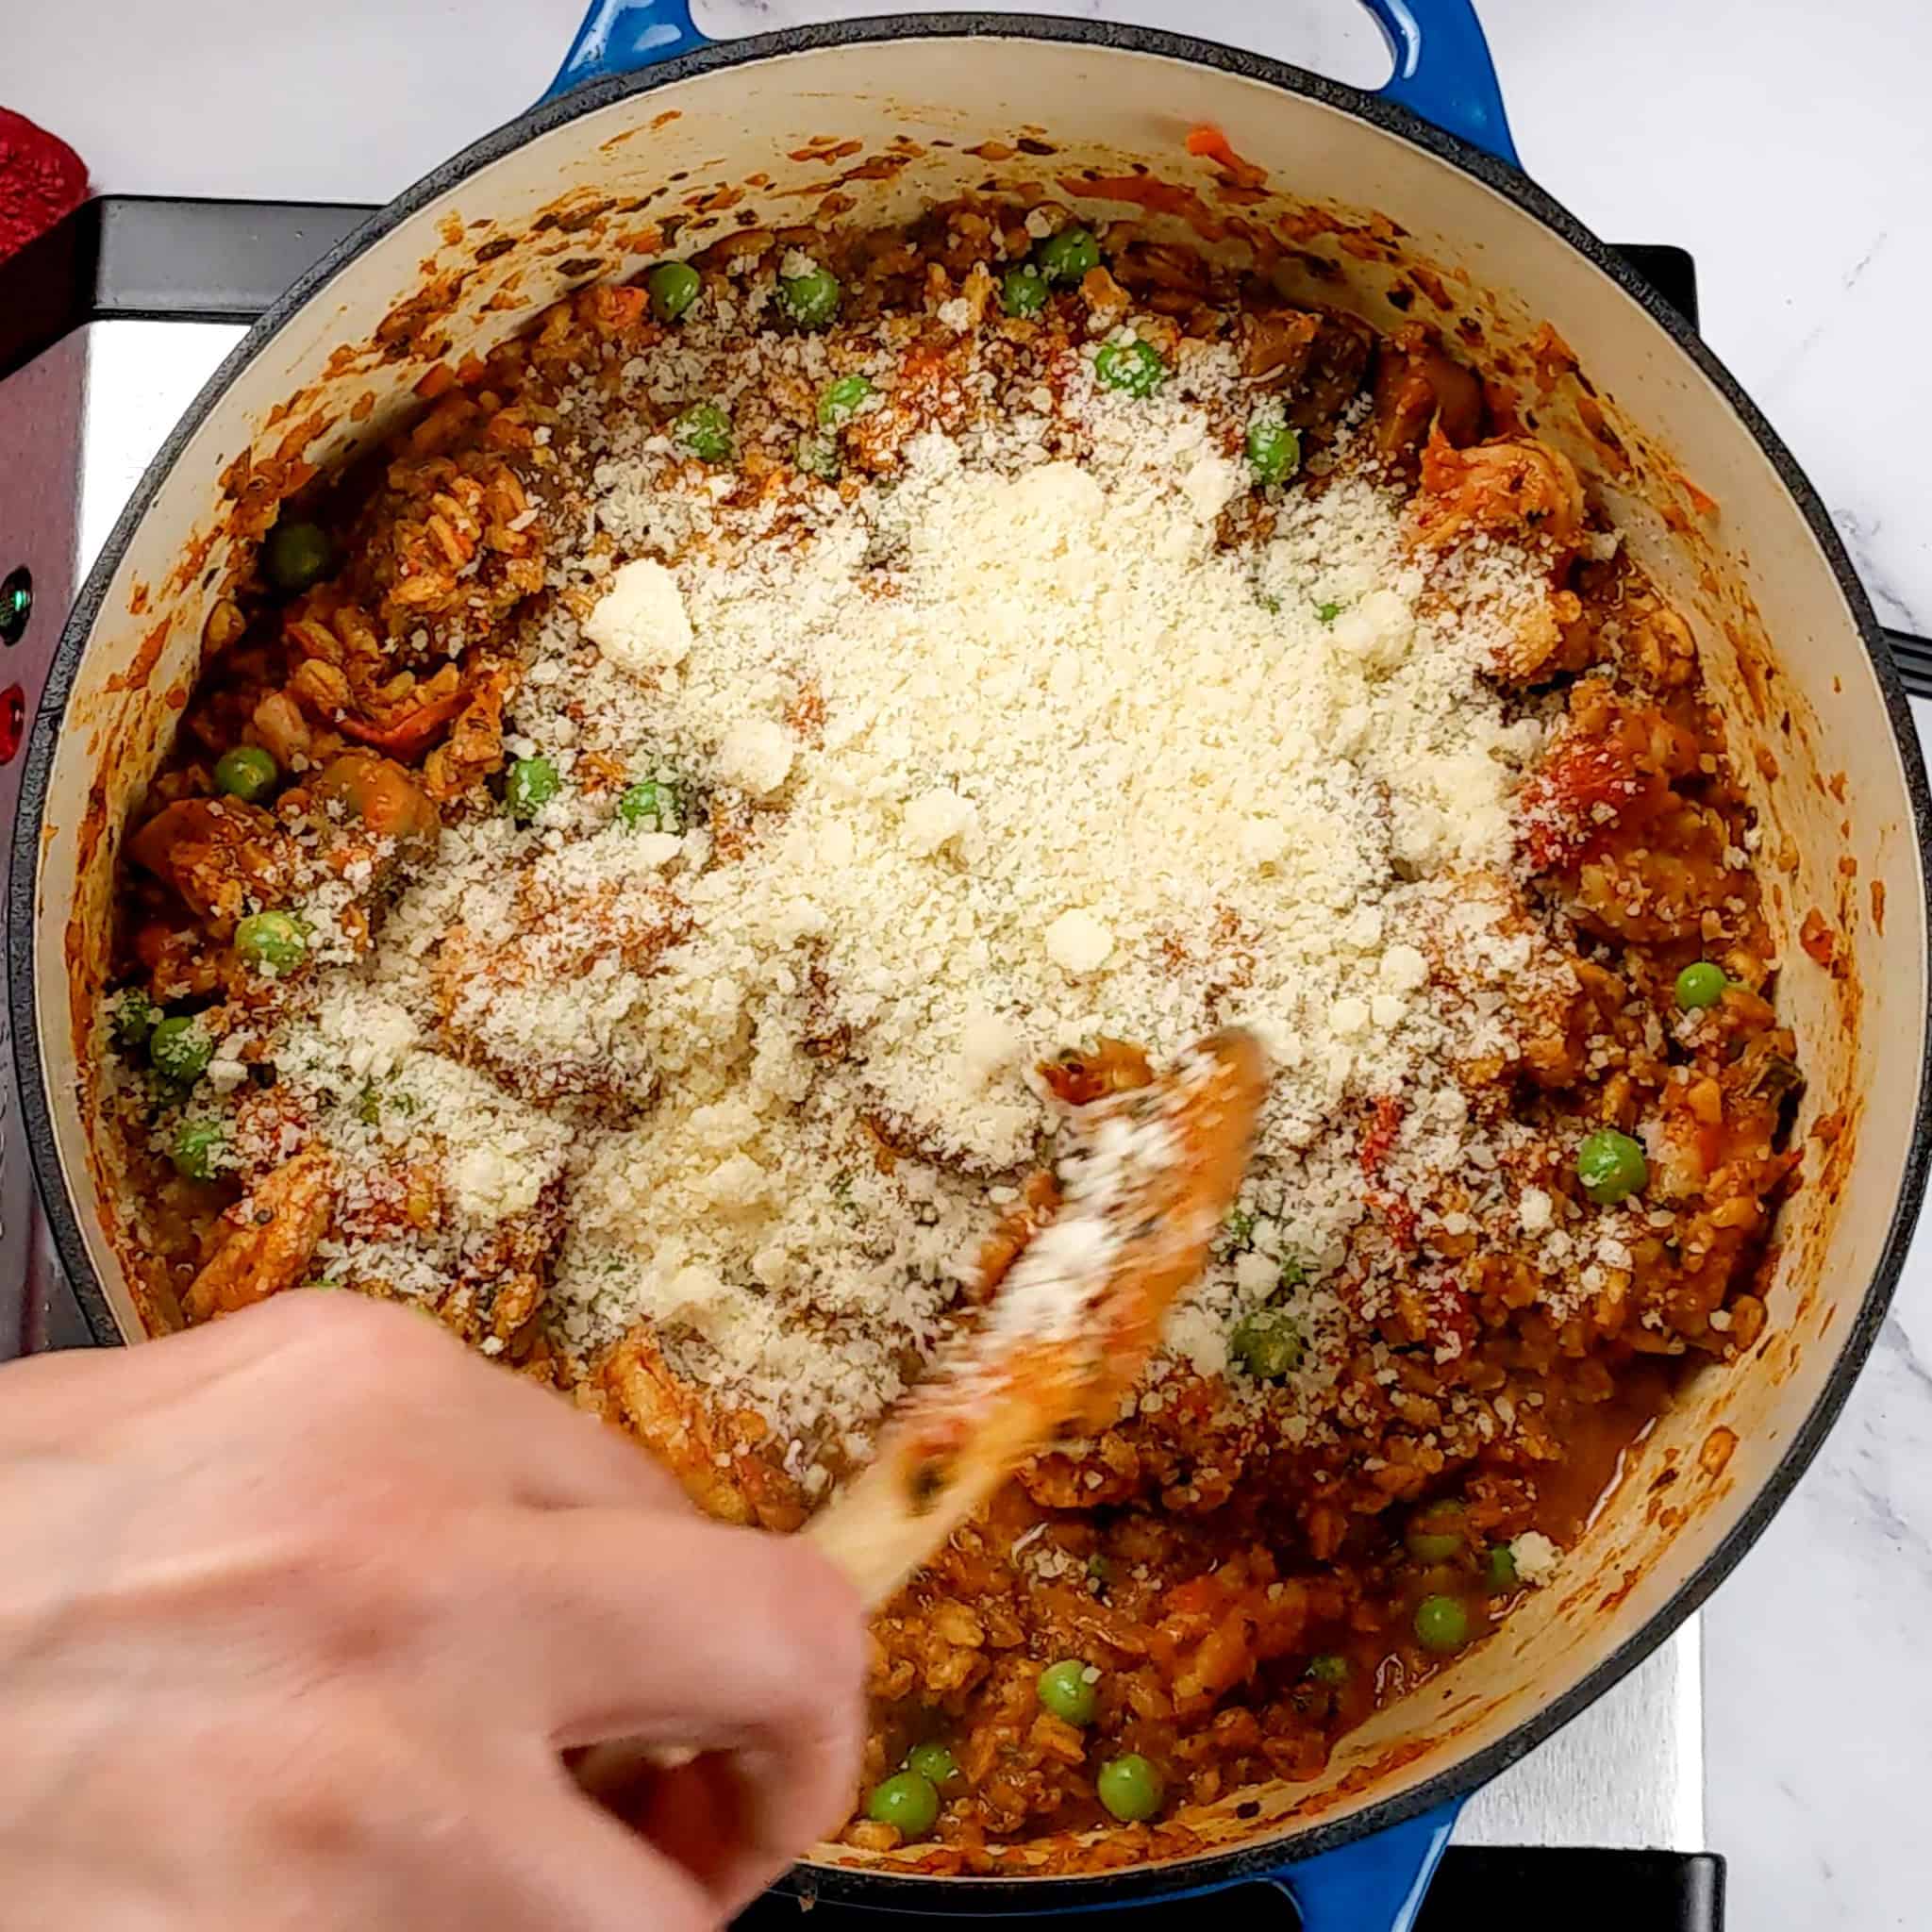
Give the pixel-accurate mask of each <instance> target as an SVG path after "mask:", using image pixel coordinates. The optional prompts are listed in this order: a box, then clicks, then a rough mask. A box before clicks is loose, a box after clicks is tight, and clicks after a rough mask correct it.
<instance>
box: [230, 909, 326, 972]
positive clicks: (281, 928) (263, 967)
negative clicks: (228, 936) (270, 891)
mask: <svg viewBox="0 0 1932 1932" xmlns="http://www.w3.org/2000/svg"><path fill="white" fill-rule="evenodd" d="M235 950H236V951H237V952H238V953H240V954H241V956H242V958H244V959H246V960H247V961H248V963H249V964H250V965H251V966H254V967H258V968H259V969H260V971H262V972H264V973H269V974H275V973H292V972H293V971H294V970H295V968H296V967H298V966H299V965H301V963H302V961H303V960H304V959H305V958H307V957H308V938H307V936H306V935H305V934H304V932H303V930H302V928H301V927H300V926H299V925H298V924H296V923H295V922H294V921H293V920H292V919H291V918H290V917H289V915H288V914H287V913H286V912H251V913H250V914H249V915H248V917H247V918H246V919H244V920H242V922H241V924H239V925H237V926H236V928H235Z"/></svg>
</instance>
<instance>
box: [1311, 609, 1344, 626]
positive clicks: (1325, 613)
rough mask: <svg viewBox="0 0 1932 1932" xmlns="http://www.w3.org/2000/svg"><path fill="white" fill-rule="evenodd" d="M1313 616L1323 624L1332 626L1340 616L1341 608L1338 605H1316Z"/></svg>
mask: <svg viewBox="0 0 1932 1932" xmlns="http://www.w3.org/2000/svg"><path fill="white" fill-rule="evenodd" d="M1315 615H1316V616H1317V617H1319V618H1320V619H1321V620H1322V622H1323V623H1324V624H1333V623H1334V622H1335V620H1336V619H1337V618H1338V617H1340V616H1341V605H1340V604H1317V605H1316V606H1315Z"/></svg>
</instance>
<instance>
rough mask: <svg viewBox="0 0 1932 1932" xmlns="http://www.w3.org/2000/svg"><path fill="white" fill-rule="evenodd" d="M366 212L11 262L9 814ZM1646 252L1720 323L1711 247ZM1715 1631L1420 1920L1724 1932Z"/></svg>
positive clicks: (1507, 1823)
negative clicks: (308, 292) (160, 452)
mask: <svg viewBox="0 0 1932 1932" xmlns="http://www.w3.org/2000/svg"><path fill="white" fill-rule="evenodd" d="M364 212H365V211H364V210H361V209H356V208H334V207H331V208H321V207H299V208H298V207H291V206H288V205H281V204H266V203H261V204H258V203H179V202H165V201H144V200H132V199H129V200H108V201H104V202H100V203H95V204H92V205H91V207H90V208H89V209H88V210H84V211H83V214H82V216H81V217H79V218H77V219H76V220H75V221H73V222H70V223H69V224H67V225H65V226H64V227H63V229H61V230H59V231H57V233H56V235H55V236H53V237H50V238H48V239H47V240H45V241H43V242H42V243H39V244H36V246H35V248H33V249H31V250H29V251H26V253H25V255H24V256H21V257H16V258H14V259H13V260H12V261H11V262H10V263H8V264H0V450H4V451H7V452H8V460H7V461H6V462H5V463H4V464H0V828H4V827H5V826H6V825H8V824H10V822H11V818H12V813H13V810H14V807H15V803H16V793H17V789H18V782H19V779H18V770H17V765H16V764H15V762H14V760H13V758H12V756H11V751H10V749H9V747H8V723H9V719H10V717H11V716H12V714H13V712H14V711H15V710H16V709H23V710H25V711H26V712H29V713H30V711H31V708H32V706H33V704H34V703H35V701H36V700H37V698H38V695H39V690H40V685H41V681H42V678H43V676H44V675H45V672H46V669H47V666H48V663H49V661H50V659H51V656H52V653H53V648H54V644H55V641H56V639H57V637H58V631H59V627H60V625H61V622H62V620H63V619H64V616H65V613H66V609H67V607H68V605H69V603H70V602H71V600H72V598H73V596H74V593H75V589H76V587H77V584H78V582H79V580H80V578H81V577H82V576H83V575H85V573H86V571H87V569H88V567H89V566H90V564H91V563H92V559H93V558H94V556H95V555H96V554H97V552H98V551H99V549H100V547H101V545H102V543H103V542H104V541H105V540H106V538H107V535H108V530H109V529H110V527H111V526H112V524H113V522H114V519H115V517H116V516H117V515H118V514H119V512H120V510H121V508H122V507H123V505H124V504H125V501H126V499H127V497H128V495H129V493H130V492H131V491H132V489H133V486H134V484H135V483H136V481H137V480H138V479H139V477H140V475H141V473H142V469H143V468H144V467H145V465H146V463H147V461H148V460H149V458H150V457H151V456H152V455H153V453H154V451H155V449H156V448H157V447H158V445H159V443H160V441H162V439H163V437H164V436H165V435H166V433H167V431H168V429H169V428H170V427H171V426H172V425H173V424H174V422H175V419H176V417H177V416H178V415H179V414H180V412H181V411H182V410H183V409H184V408H186V407H187V405H188V403H189V402H190V401H191V400H192V397H193V395H194V394H195V392H196V391H197V390H198V389H199V388H200V386H201V384H202V383H203V382H204V381H205V380H206V379H207V377H208V375H209V374H210V373H211V372H212V370H213V369H214V367H215V366H216V364H217V363H218V362H219V361H220V359H221V358H222V357H223V356H224V355H225V353H226V351H227V350H228V348H229V347H230V346H231V345H232V343H233V342H234V341H235V340H236V339H237V338H238V337H239V336H240V334H241V333H242V325H243V324H245V322H246V321H247V320H248V319H249V318H250V317H252V316H253V315H254V314H255V313H256V312H258V310H259V309H260V308H262V307H263V306H265V305H266V303H267V302H268V301H269V300H271V299H272V298H273V297H274V295H275V294H276V293H278V292H279V291H280V290H281V289H282V288H283V287H285V286H286V285H287V284H288V282H290V281H291V280H292V279H293V277H294V276H295V275H297V274H299V273H300V272H301V270H302V269H303V268H305V267H306V266H308V263H309V262H310V261H312V260H313V259H315V258H316V257H317V256H318V255H319V254H321V253H322V252H323V251H324V250H325V249H326V248H327V247H328V246H329V245H331V244H332V243H333V242H335V241H336V240H337V239H338V238H339V237H340V236H341V234H343V233H346V232H347V231H348V229H349V228H351V227H352V226H354V225H355V224H356V223H357V222H358V220H359V219H360V217H361V215H362V214H363V213H364ZM1625 252H1626V254H1628V255H1629V257H1630V258H1631V259H1632V260H1633V261H1634V262H1635V263H1636V264H1637V265H1638V266H1639V267H1640V268H1641V270H1642V271H1643V272H1644V273H1645V274H1647V275H1650V276H1651V277H1652V278H1653V280H1654V281H1655V282H1656V283H1657V286H1658V287H1659V288H1660V289H1661V290H1662V291H1663V292H1664V293H1665V294H1666V295H1668V296H1669V297H1670V298H1671V299H1672V300H1673V301H1674V302H1675V303H1676V304H1677V305H1678V306H1679V307H1680V308H1682V309H1683V310H1684V312H1685V313H1686V314H1688V315H1689V316H1691V319H1692V320H1693V321H1694V320H1695V319H1696V295H1695V279H1694V272H1693V270H1692V265H1691V258H1689V256H1687V255H1686V254H1684V252H1683V251H1682V250H1680V249H1674V248H1637V247H1632V248H1629V249H1627V250H1626V251H1625ZM23 572H25V573H26V574H30V577H31V602H32V608H31V612H30V614H29V615H28V616H27V617H26V619H25V625H24V626H22V627H20V634H19V635H18V637H17V638H16V637H13V636H10V635H9V632H10V631H11V630H13V629H14V628H15V625H14V624H13V623H11V622H9V612H10V611H13V610H14V609H15V606H14V605H13V604H12V602H11V601H10V598H11V592H10V591H9V588H8V587H9V584H11V585H18V584H20V583H21V581H22V576H21V575H20V574H21V573H23ZM5 1026H6V1017H5V1013H4V1010H0V1032H4V1029H5ZM4 1046H5V1042H4V1041H0V1047H4ZM90 1340H91V1338H90V1336H89V1335H88V1333H87V1330H86V1327H85V1325H84V1324H83V1323H82V1322H81V1320H80V1318H79V1313H78V1310H77V1308H76V1307H75V1303H74V1300H73V1297H72V1295H71V1294H70V1293H69V1292H68V1291H67V1289H66V1286H65V1284H64V1282H63V1281H62V1280H61V1279H60V1276H59V1272H58V1264H57V1263H56V1262H55V1260H54V1257H53V1253H52V1249H51V1245H50V1243H49V1242H48V1240H47V1237H46V1230H45V1226H44V1224H43V1222H42V1218H41V1215H40V1213H39V1210H38V1205H37V1203H36V1202H35V1201H34V1198H33V1191H32V1184H31V1181H30V1178H29V1176H28V1173H27V1167H26V1162H25V1159H24V1158H23V1149H22V1147H21V1145H20V1126H19V1117H18V1112H17V1107H16V1103H15V1098H14V1093H13V1079H12V1059H11V1055H10V1052H7V1053H4V1054H0V1360H4V1359H6V1358H7V1357H9V1356H12V1355H16V1354H19V1353H22V1352H25V1351H31V1350H38V1349H42V1348H48V1347H73V1346H85V1345H86V1344H87V1343H88V1342H89V1341H90ZM1700 1644H1701V1637H1700V1631H1699V1625H1698V1624H1697V1622H1696V1621H1695V1620H1692V1622H1691V1623H1690V1624H1686V1625H1685V1627H1684V1628H1683V1629H1682V1630H1680V1631H1679V1632H1678V1633H1677V1635H1676V1636H1675V1637H1674V1639H1673V1640H1672V1641H1671V1642H1669V1643H1668V1644H1666V1645H1665V1646H1664V1647H1663V1648H1662V1649H1661V1650H1659V1651H1658V1652H1657V1654H1656V1655H1655V1656H1654V1657H1651V1658H1650V1659H1649V1660H1648V1661H1647V1662H1646V1663H1645V1664H1644V1665H1643V1666H1642V1667H1641V1669H1639V1670H1638V1671H1637V1672H1635V1673H1634V1674H1632V1675H1631V1676H1630V1677H1629V1678H1627V1679H1626V1680H1625V1681H1624V1683H1623V1684H1622V1685H1620V1686H1619V1687H1618V1688H1617V1689H1616V1690H1615V1691H1612V1692H1611V1693H1609V1695H1607V1697H1605V1698H1603V1699H1601V1700H1600V1701H1599V1702H1598V1703H1597V1704H1595V1705H1594V1706H1592V1707H1591V1708H1590V1709H1589V1710H1587V1711H1585V1712H1584V1713H1583V1714H1582V1715H1581V1716H1579V1717H1578V1718H1577V1719H1576V1720H1574V1722H1573V1723H1572V1724H1569V1725H1568V1726H1567V1727H1566V1728H1565V1729H1564V1730H1562V1731H1561V1732H1559V1733H1558V1734H1557V1736H1556V1737H1555V1738H1553V1739H1551V1740H1549V1741H1548V1742H1546V1743H1545V1744H1543V1745H1542V1746H1541V1748H1540V1749H1539V1750H1537V1751H1536V1752H1534V1753H1533V1754H1532V1755H1531V1756H1530V1757H1527V1758H1525V1759H1524V1761H1523V1762H1521V1763H1520V1764H1518V1765H1516V1766H1514V1767H1512V1768H1511V1769H1510V1770H1509V1771H1507V1772H1506V1773H1504V1774H1502V1775H1501V1776H1499V1777H1498V1778H1496V1779H1495V1780H1494V1781H1493V1782H1492V1783H1491V1784H1490V1785H1489V1786H1488V1787H1486V1788H1485V1789H1484V1790H1480V1791H1478V1792H1477V1793H1476V1794H1475V1795H1474V1797H1473V1798H1472V1799H1471V1800H1470V1802H1469V1804H1468V1806H1467V1807H1466V1808H1465V1810H1464V1811H1463V1813H1462V1817H1461V1820H1460V1822H1459V1824H1458V1825H1457V1832H1456V1838H1455V1841H1454V1843H1453V1844H1452V1845H1451V1847H1450V1850H1449V1852H1448V1854H1447V1856H1446V1857H1445V1858H1444V1860H1443V1864H1442V1867H1441V1873H1440V1874H1439V1876H1438V1878H1437V1880H1436V1882H1435V1886H1434V1888H1433V1890H1432V1891H1431V1893H1430V1898H1429V1903H1428V1904H1427V1906H1426V1907H1424V1913H1423V1916H1422V1919H1421V1921H1420V1932H1453V1928H1456V1927H1459V1926H1465V1925H1466V1926H1476V1925H1484V1926H1488V1925H1491V1924H1494V1923H1495V1922H1496V1918H1497V1916H1498V1914H1499V1913H1501V1912H1507V1911H1509V1910H1513V1909H1515V1907H1512V1906H1511V1905H1509V1904H1508V1902H1509V1901H1517V1902H1519V1903H1520V1902H1522V1901H1524V1900H1527V1899H1530V1898H1542V1899H1560V1900H1561V1901H1563V1907H1562V1909H1563V1912H1564V1923H1565V1924H1566V1926H1567V1927H1570V1928H1572V1932H1593V1928H1594V1927H1596V1926H1597V1925H1599V1924H1601V1925H1603V1926H1605V1927H1608V1926H1610V1925H1612V1924H1615V1926H1616V1927H1617V1928H1618V1932H1633V1928H1641V1932H1649V1928H1653V1927H1655V1928H1657V1932H1674V1928H1682V1932H1717V1928H1718V1927H1719V1926H1720V1924H1721V1923H1722V1890H1723V1861H1722V1859H1721V1858H1715V1857H1708V1856H1703V1855H1701V1854H1702V1847H1703V1840H1704V1785H1703V1777H1704V1772H1703V1737H1702V1699H1701V1690H1700V1669H1701V1658H1700ZM1585 1848H1588V1849H1585ZM1640 1848H1641V1851H1642V1852H1643V1853H1645V1854H1646V1856H1638V1850H1639V1849H1640ZM1532 1888H1533V1889H1532ZM1211 1909H1213V1910H1214V1911H1215V1912H1216V1913H1217V1914H1220V1915H1224V1916H1226V1917H1229V1918H1241V1919H1253V1920H1254V1921H1255V1922H1256V1923H1265V1924H1270V1925H1280V1924H1284V1923H1285V1922H1287V1921H1290V1920H1291V1917H1292V1909H1291V1907H1289V1905H1288V1904H1287V1901H1286V1900H1285V1899H1284V1898H1283V1897H1282V1895H1281V1894H1280V1893H1279V1892H1277V1891H1274V1890H1272V1889H1270V1888H1266V1887H1255V1888H1250V1889H1249V1890H1244V1891H1236V1892H1232V1893H1228V1894H1224V1895H1223V1896H1222V1897H1220V1898H1217V1900H1216V1903H1215V1905H1214V1907H1212V1908H1211ZM799 1910H800V1907H799V1904H798V1902H797V1901H796V1900H794V1899H791V1898H785V1897H774V1898H772V1899H770V1900H768V1901H766V1902H764V1903H763V1904H762V1905H760V1906H759V1907H757V1908H756V1909H755V1910H754V1911H753V1912H751V1913H750V1914H748V1915H747V1916H746V1917H745V1918H744V1919H743V1920H742V1921H741V1925H742V1926H743V1927H746V1928H755V1932H779V1928H780V1927H784V1926H791V1925H794V1924H796V1922H797V1918H798V1914H799ZM1008 1916H1010V1915H1008ZM1133 1916H1135V1917H1136V1918H1137V1920H1140V1921H1144V1923H1145V1924H1147V1925H1148V1926H1150V1927H1160V1928H1163V1932H1164V1928H1170V1927H1172V1928H1178V1927H1179V1926H1181V1925H1183V1924H1187V1925H1193V1924H1198V1923H1199V1920H1200V1918H1201V1916H1202V1908H1201V1907H1200V1905H1199V1903H1198V1902H1191V1901H1182V1902H1178V1903H1175V1904H1173V1905H1169V1906H1165V1907H1141V1908H1138V1911H1137V1912H1136V1913H1135V1914H1133ZM879 1923H880V1921H879V1917H878V1915H876V1914H874V1913H857V1912H852V1911H849V1910H841V1909H839V1908H836V1907H831V1906H828V1905H824V1904H821V1905H819V1906H818V1907H816V1909H815V1910H814V1911H813V1913H812V1932H820V1928H822V1927H823V1928H825V1932H838V1928H839V1927H840V1926H841V1924H844V1925H846V1926H848V1927H850V1928H852V1932H860V1926H861V1924H870V1925H871V1926H874V1927H876V1926H877V1925H878V1924H879ZM956 1923H958V1924H961V1925H971V1924H980V1923H982V1922H981V1921H978V1920H958V1921H956Z"/></svg>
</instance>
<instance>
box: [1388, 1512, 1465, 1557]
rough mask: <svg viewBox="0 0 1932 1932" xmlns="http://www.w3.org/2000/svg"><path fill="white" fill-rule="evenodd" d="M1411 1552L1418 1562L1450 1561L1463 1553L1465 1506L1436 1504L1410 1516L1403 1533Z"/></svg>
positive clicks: (1403, 1538)
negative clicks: (1463, 1516)
mask: <svg viewBox="0 0 1932 1932" xmlns="http://www.w3.org/2000/svg"><path fill="white" fill-rule="evenodd" d="M1402 1541H1403V1542H1404V1543H1405V1544H1407V1548H1408V1554H1409V1555H1410V1556H1411V1557H1414V1558H1415V1559H1416V1561H1417V1562H1418V1563H1446V1562H1448V1560H1449V1559H1450V1558H1451V1557H1456V1556H1459V1555H1460V1554H1461V1552H1462V1542H1463V1537H1462V1506H1461V1505H1460V1504H1459V1503H1432V1504H1430V1505H1429V1506H1428V1507H1427V1508H1425V1509H1418V1510H1417V1511H1416V1512H1415V1514H1414V1515H1413V1516H1411V1517H1410V1518H1409V1519H1408V1527H1407V1529H1406V1530H1404V1531H1403V1533H1402Z"/></svg>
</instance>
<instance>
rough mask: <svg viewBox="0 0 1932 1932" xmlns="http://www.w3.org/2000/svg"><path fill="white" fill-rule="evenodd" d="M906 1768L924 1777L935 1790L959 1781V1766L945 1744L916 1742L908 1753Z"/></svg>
mask: <svg viewBox="0 0 1932 1932" xmlns="http://www.w3.org/2000/svg"><path fill="white" fill-rule="evenodd" d="M906 1769H907V1770H908V1771H910V1772H914V1773H916V1774H918V1775H919V1776H921V1777H923V1778H924V1780H925V1781H926V1783H927V1784H929V1785H931V1786H932V1788H933V1789H934V1790H944V1789H945V1788H946V1786H948V1785H950V1784H953V1783H955V1782H957V1781H958V1776H959V1766H958V1762H957V1761H956V1759H955V1758H954V1757H953V1754H952V1753H951V1752H950V1751H948V1750H947V1749H946V1747H945V1746H944V1745H943V1744H915V1745H913V1747H912V1748H911V1750H909V1751H908V1752H907V1754H906Z"/></svg>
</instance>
